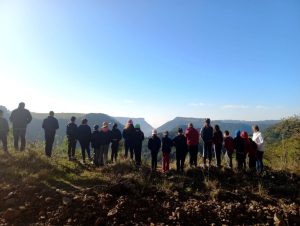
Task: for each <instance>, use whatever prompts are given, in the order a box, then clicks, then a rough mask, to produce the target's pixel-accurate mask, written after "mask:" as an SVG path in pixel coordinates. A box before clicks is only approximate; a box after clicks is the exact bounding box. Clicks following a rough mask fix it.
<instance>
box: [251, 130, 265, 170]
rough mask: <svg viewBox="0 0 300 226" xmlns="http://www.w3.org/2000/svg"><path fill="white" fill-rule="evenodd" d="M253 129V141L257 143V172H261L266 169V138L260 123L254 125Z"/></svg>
mask: <svg viewBox="0 0 300 226" xmlns="http://www.w3.org/2000/svg"><path fill="white" fill-rule="evenodd" d="M252 131H253V137H252V139H253V141H254V142H255V143H256V145H257V163H256V168H257V173H259V174H261V173H262V172H263V170H264V163H263V156H264V138H263V136H262V134H261V132H260V130H259V127H258V125H254V126H253V127H252Z"/></svg>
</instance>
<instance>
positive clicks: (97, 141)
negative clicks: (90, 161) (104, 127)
mask: <svg viewBox="0 0 300 226" xmlns="http://www.w3.org/2000/svg"><path fill="white" fill-rule="evenodd" d="M91 146H92V148H93V149H94V165H95V166H96V167H99V166H100V161H101V159H100V146H101V133H100V131H99V126H98V125H95V126H94V131H93V133H92V137H91ZM102 162H103V159H102Z"/></svg>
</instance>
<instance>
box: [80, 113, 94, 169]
mask: <svg viewBox="0 0 300 226" xmlns="http://www.w3.org/2000/svg"><path fill="white" fill-rule="evenodd" d="M91 136H92V130H91V127H90V126H89V125H88V120H87V119H83V120H82V122H81V125H80V126H79V127H78V141H79V144H80V146H81V154H82V161H83V164H85V163H86V162H85V153H86V152H87V154H88V158H89V159H90V160H91V150H90V142H91Z"/></svg>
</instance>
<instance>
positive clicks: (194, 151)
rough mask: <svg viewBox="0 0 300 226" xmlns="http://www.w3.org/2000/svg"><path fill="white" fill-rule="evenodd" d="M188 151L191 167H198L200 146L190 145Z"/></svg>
mask: <svg viewBox="0 0 300 226" xmlns="http://www.w3.org/2000/svg"><path fill="white" fill-rule="evenodd" d="M188 150H189V153H190V166H191V167H192V166H195V167H197V164H198V145H189V146H188Z"/></svg>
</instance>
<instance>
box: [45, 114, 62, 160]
mask: <svg viewBox="0 0 300 226" xmlns="http://www.w3.org/2000/svg"><path fill="white" fill-rule="evenodd" d="M42 128H43V129H44V131H45V141H46V145H45V154H46V156H48V157H51V156H52V148H53V143H54V139H55V134H56V130H57V129H59V125H58V121H57V119H56V118H55V117H54V112H53V111H50V113H49V116H48V117H47V118H45V119H44V121H43V125H42Z"/></svg>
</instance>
